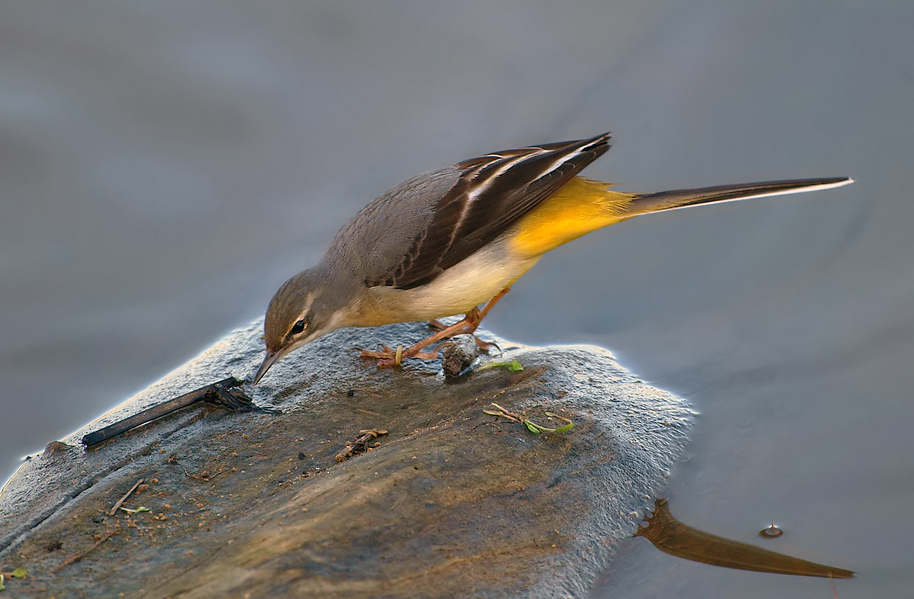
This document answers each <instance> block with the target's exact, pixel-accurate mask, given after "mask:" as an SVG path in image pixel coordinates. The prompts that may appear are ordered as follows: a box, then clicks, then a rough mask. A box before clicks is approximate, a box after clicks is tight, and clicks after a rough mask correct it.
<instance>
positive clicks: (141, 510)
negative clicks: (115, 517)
mask: <svg viewBox="0 0 914 599" xmlns="http://www.w3.org/2000/svg"><path fill="white" fill-rule="evenodd" d="M121 509H122V510H124V511H125V512H127V513H128V514H139V513H140V512H148V511H149V508H148V507H138V508H136V509H135V510H132V509H130V508H129V507H122V508H121Z"/></svg>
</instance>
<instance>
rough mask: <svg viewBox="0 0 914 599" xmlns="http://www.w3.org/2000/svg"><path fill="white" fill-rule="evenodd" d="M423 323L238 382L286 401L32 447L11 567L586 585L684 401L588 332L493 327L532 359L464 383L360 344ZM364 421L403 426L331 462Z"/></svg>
mask: <svg viewBox="0 0 914 599" xmlns="http://www.w3.org/2000/svg"><path fill="white" fill-rule="evenodd" d="M424 332H425V330H424V328H423V327H421V326H418V325H399V326H396V327H385V328H381V329H368V330H356V331H353V330H348V331H339V332H337V333H334V334H332V335H330V336H328V337H326V338H324V339H321V340H318V341H317V342H315V343H314V344H312V345H310V346H307V347H305V348H303V349H301V350H299V351H298V352H296V353H294V354H293V355H292V356H290V357H289V358H287V359H286V360H284V361H282V362H280V363H278V364H277V365H276V366H274V367H273V369H272V370H271V371H270V373H269V374H268V375H267V376H266V377H265V378H264V380H263V382H262V383H261V385H260V386H258V387H255V388H250V387H246V389H245V390H246V391H247V393H248V394H249V395H250V396H251V397H252V398H253V399H254V400H255V401H256V402H258V403H260V404H261V405H266V406H269V407H279V408H281V409H282V410H283V412H284V413H283V414H281V415H267V414H260V413H245V414H238V413H231V412H227V411H225V410H223V409H219V408H191V409H189V410H187V411H185V412H180V413H178V414H175V415H172V416H169V417H166V418H163V419H162V420H159V421H157V422H154V423H152V424H150V425H147V426H145V427H143V428H140V429H137V430H134V431H131V432H128V433H126V434H125V435H123V436H121V437H118V438H116V439H114V440H112V441H109V442H107V443H104V444H102V445H100V446H99V447H98V448H97V449H93V450H90V451H78V450H77V451H68V452H66V453H63V454H57V455H55V456H53V457H51V456H44V455H43V456H39V457H36V458H33V459H32V460H31V461H30V462H29V463H27V464H26V465H24V466H23V468H22V469H20V471H19V472H18V473H17V474H16V475H15V476H14V478H13V479H12V480H11V481H10V482H9V483H8V485H7V487H6V488H5V489H4V492H3V495H2V496H0V549H2V551H0V563H2V564H3V566H4V568H5V569H12V568H15V567H19V566H25V567H27V568H28V569H29V578H27V579H25V580H22V581H19V580H17V581H15V582H14V583H9V584H15V585H16V587H17V588H16V591H17V592H18V593H20V594H17V595H16V596H17V597H19V596H22V597H29V596H34V597H37V596H47V595H48V594H67V593H73V594H79V593H84V594H87V595H92V596H105V597H108V596H117V595H118V593H121V592H123V593H125V596H131V597H133V596H138V595H139V596H148V597H164V596H169V597H188V598H189V597H227V596H233V597H234V596H243V595H244V594H245V593H250V596H252V597H305V596H307V597H315V596H326V597H349V596H353V597H356V596H357V597H365V596H378V595H390V596H446V597H454V596H472V595H486V596H505V597H518V596H535V597H549V596H569V595H570V596H583V595H586V589H587V588H588V586H589V585H590V583H591V581H592V580H593V578H594V576H595V575H596V574H597V573H598V572H599V571H600V570H601V569H602V568H603V566H604V565H605V563H606V560H607V558H608V556H609V553H610V551H611V550H612V547H613V546H614V544H615V543H616V542H617V541H619V540H621V539H623V538H627V537H629V536H631V534H632V533H633V532H634V531H635V529H636V527H637V521H636V520H635V519H632V518H630V517H628V516H627V514H629V513H631V512H633V511H638V510H644V509H646V508H649V506H650V501H651V499H652V498H653V497H654V495H655V494H656V493H657V492H658V491H659V490H660V488H661V487H662V484H663V473H664V472H665V471H668V469H669V468H670V467H671V466H672V465H673V464H674V463H675V461H676V459H677V456H678V455H679V453H680V451H681V449H682V447H683V446H684V444H685V442H686V433H687V430H688V427H689V425H690V423H691V419H692V413H691V411H690V410H689V409H688V408H687V407H686V406H685V405H684V404H683V402H682V401H681V400H679V399H677V398H675V397H673V396H671V395H670V394H668V393H666V392H664V391H660V390H657V389H655V388H652V387H650V386H648V385H646V384H644V383H642V382H641V381H638V380H637V379H635V378H634V377H633V376H632V375H631V374H630V373H628V372H627V371H625V370H622V369H621V368H620V367H619V366H618V365H616V363H615V362H614V361H613V360H612V357H611V355H610V354H609V353H608V352H606V351H604V350H600V349H596V348H586V347H561V348H545V349H536V348H519V347H512V346H510V345H509V344H507V343H505V342H503V341H499V346H500V347H501V348H502V349H503V350H504V356H497V357H496V358H495V359H498V360H504V359H507V360H518V361H519V362H520V363H521V364H523V365H524V367H525V370H523V371H521V372H511V371H510V370H508V369H505V368H493V369H489V370H485V371H480V372H476V373H473V374H470V375H465V376H464V377H462V378H461V379H460V380H459V382H457V383H454V384H445V383H444V381H443V379H442V377H441V376H440V375H438V374H437V373H436V372H434V369H435V368H437V364H423V363H419V362H416V363H414V364H408V365H407V366H406V367H405V368H404V369H402V370H381V371H378V370H377V369H376V368H375V367H374V366H366V365H363V364H362V363H361V362H360V360H359V359H358V358H357V357H356V356H355V354H354V352H351V351H348V348H350V347H353V346H356V345H361V346H363V347H368V346H370V345H371V344H374V343H376V342H378V341H385V342H387V343H388V344H391V343H392V342H402V343H408V342H410V341H411V340H412V339H418V338H420V337H421V336H422V334H423V333H424ZM259 333H260V329H259V325H252V326H251V327H249V328H247V329H245V330H241V331H238V332H236V333H234V334H232V335H230V336H229V337H227V338H226V339H225V340H223V341H221V342H219V343H218V344H216V345H215V346H214V347H213V348H211V349H209V350H208V351H206V352H205V353H203V354H202V355H201V356H200V357H198V358H197V359H195V360H193V361H192V362H190V363H188V364H187V365H185V366H184V367H182V368H180V369H178V370H177V371H175V372H173V373H172V374H170V375H169V376H167V377H165V378H164V379H163V380H162V381H160V382H158V383H156V384H155V385H153V386H152V387H150V388H149V389H147V390H146V391H144V392H142V393H140V394H139V395H138V396H136V397H135V398H133V399H131V400H130V401H129V402H127V403H125V404H124V405H122V406H120V407H119V408H118V409H117V410H114V411H112V412H111V413H109V414H107V415H105V417H103V418H102V419H100V420H99V421H98V422H96V423H93V424H92V425H90V426H89V427H86V428H85V429H83V430H81V431H78V432H77V433H74V435H73V436H72V437H71V438H70V439H69V442H70V443H73V444H75V441H74V439H79V438H80V437H81V436H82V434H84V433H86V432H88V431H89V430H95V429H97V428H100V427H101V426H104V425H106V424H109V423H110V422H113V421H115V420H117V419H120V418H123V417H125V416H127V415H130V414H132V413H134V412H137V411H139V410H141V409H143V408H145V407H148V406H149V405H151V404H153V403H157V402H161V401H164V400H167V399H169V398H171V397H173V396H176V395H179V394H181V393H184V392H186V391H188V390H190V389H193V388H196V387H200V386H202V385H205V384H207V383H210V382H212V381H214V380H217V379H221V378H225V377H227V376H230V375H234V376H237V377H239V378H241V377H245V376H248V375H249V374H250V373H251V372H252V371H253V370H254V369H255V368H256V366H257V364H258V363H259V360H260V358H261V357H262V350H261V345H260V344H261V342H260V340H259ZM493 401H494V402H497V403H498V404H499V405H501V406H504V407H505V408H506V409H508V410H511V411H514V412H526V414H527V416H529V417H530V418H531V419H532V420H534V421H536V422H538V423H540V424H543V425H544V426H553V427H554V426H558V425H560V424H562V423H560V422H557V421H554V420H553V421H550V420H549V419H548V418H547V417H546V416H545V415H544V412H545V411H551V412H555V413H558V414H561V415H563V416H568V417H570V418H572V419H573V421H574V425H575V426H574V429H573V430H572V431H570V432H569V433H566V434H555V435H547V434H540V435H533V434H531V433H530V432H529V431H527V430H526V429H525V428H524V427H523V426H522V425H520V424H517V423H514V422H508V421H505V420H500V419H497V418H494V417H492V416H488V415H485V414H483V412H482V410H483V409H486V408H488V407H489V404H490V402H493ZM369 429H383V430H387V431H389V433H388V434H387V435H383V436H379V437H378V438H377V439H376V441H375V442H372V443H370V444H369V449H368V451H367V452H366V453H363V454H360V455H356V456H354V457H352V458H351V459H349V460H347V461H345V462H342V463H340V462H337V461H336V459H335V456H336V455H337V453H339V452H340V450H341V449H342V448H343V447H344V446H345V443H346V442H347V441H351V440H352V439H354V438H356V437H357V436H358V434H359V431H360V430H369ZM63 457H65V458H67V459H66V460H62V459H61V458H63ZM141 478H142V479H145V480H146V482H147V484H148V488H146V489H145V490H142V491H141V490H140V489H138V490H137V493H135V494H133V495H131V496H130V498H128V499H127V501H126V502H125V504H124V507H125V508H131V509H135V508H138V507H141V506H142V507H146V508H149V509H150V510H151V511H150V512H140V513H134V514H129V513H128V512H125V511H120V512H118V513H117V514H116V515H115V516H113V517H109V516H107V515H106V512H107V511H108V510H109V509H111V506H112V505H113V504H114V503H115V502H116V501H117V500H118V499H119V498H120V497H122V496H123V495H124V494H125V493H126V492H127V491H128V490H129V489H130V488H131V487H132V486H133V485H134V484H135V483H136V481H137V480H138V479H141ZM52 544H53V546H55V547H58V545H59V547H60V548H59V549H58V550H55V551H49V550H48V549H47V548H48V547H50V546H52ZM74 557H76V558H79V559H77V560H74V559H73V558H74ZM61 564H66V565H64V566H63V567H60V565H61ZM58 567H60V568H59V571H58V572H56V574H53V572H54V570H55V568H58ZM39 589H44V590H39ZM139 589H144V590H145V594H143V593H139V592H138V590H139ZM30 593H31V594H30Z"/></svg>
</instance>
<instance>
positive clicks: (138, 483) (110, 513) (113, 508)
mask: <svg viewBox="0 0 914 599" xmlns="http://www.w3.org/2000/svg"><path fill="white" fill-rule="evenodd" d="M142 484H143V479H142V478H141V479H140V480H138V481H136V484H135V485H133V487H131V489H130V490H129V491H127V492H126V493H125V494H124V496H123V497H121V498H120V499H118V500H117V503H115V504H114V507H112V508H111V509H110V510H108V515H109V516H113V515H114V514H116V513H117V509H118V508H119V507H121V506H122V505H123V504H124V502H125V501H127V498H128V497H130V496H131V495H133V492H134V491H136V490H137V488H138V487H139V486H140V485H142Z"/></svg>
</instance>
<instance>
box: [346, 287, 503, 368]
mask: <svg viewBox="0 0 914 599" xmlns="http://www.w3.org/2000/svg"><path fill="white" fill-rule="evenodd" d="M509 291H511V287H505V288H504V289H502V290H501V291H499V292H498V295H496V296H495V297H493V298H492V299H490V300H489V301H488V302H486V305H485V306H483V307H482V310H480V309H479V308H473V309H472V310H470V311H469V312H467V313H466V314H464V316H463V320H461V321H459V322H455V323H454V324H452V325H450V326H446V327H444V328H442V329H440V330H439V331H438V332H437V333H435V334H434V335H430V336H428V337H426V338H425V339H423V340H422V341H419V342H418V343H415V344H413V345H410V346H409V347H407V348H405V349H404V348H403V347H402V346H400V347H398V348H397V349H392V348H390V347H387V346H382V347H381V351H368V350H364V349H363V350H361V357H363V358H371V359H375V360H377V361H378V366H381V367H385V366H399V365H400V363H401V362H402V360H403V359H404V358H419V359H421V360H434V359H435V358H437V357H438V350H437V349H436V350H432V351H430V352H423V351H422V350H423V349H425V348H426V347H428V346H429V345H431V344H433V343H437V342H438V341H441V340H442V339H449V338H451V337H453V336H455V335H468V334H469V335H472V334H473V333H474V332H475V331H476V329H477V328H478V327H479V323H480V322H482V319H483V318H485V316H486V314H488V313H489V311H490V310H491V309H492V308H493V307H494V306H495V304H497V303H498V300H500V299H501V298H503V297H504V296H505V294H506V293H508V292H509ZM438 324H441V323H438ZM476 343H477V344H480V341H479V340H477V341H476ZM482 343H483V344H485V345H480V347H486V348H487V347H488V346H489V345H494V344H490V343H487V342H485V341H483V342H482ZM496 347H497V346H496Z"/></svg>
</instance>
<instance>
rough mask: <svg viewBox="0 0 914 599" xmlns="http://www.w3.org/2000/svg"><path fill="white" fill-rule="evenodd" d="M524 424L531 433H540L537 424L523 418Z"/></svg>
mask: <svg viewBox="0 0 914 599" xmlns="http://www.w3.org/2000/svg"><path fill="white" fill-rule="evenodd" d="M524 426H526V427H527V430H528V431H530V432H531V433H533V434H534V435H538V434H540V433H541V432H542V431H541V430H540V427H538V426H537V425H535V424H533V423H532V422H530V421H529V420H524Z"/></svg>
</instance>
